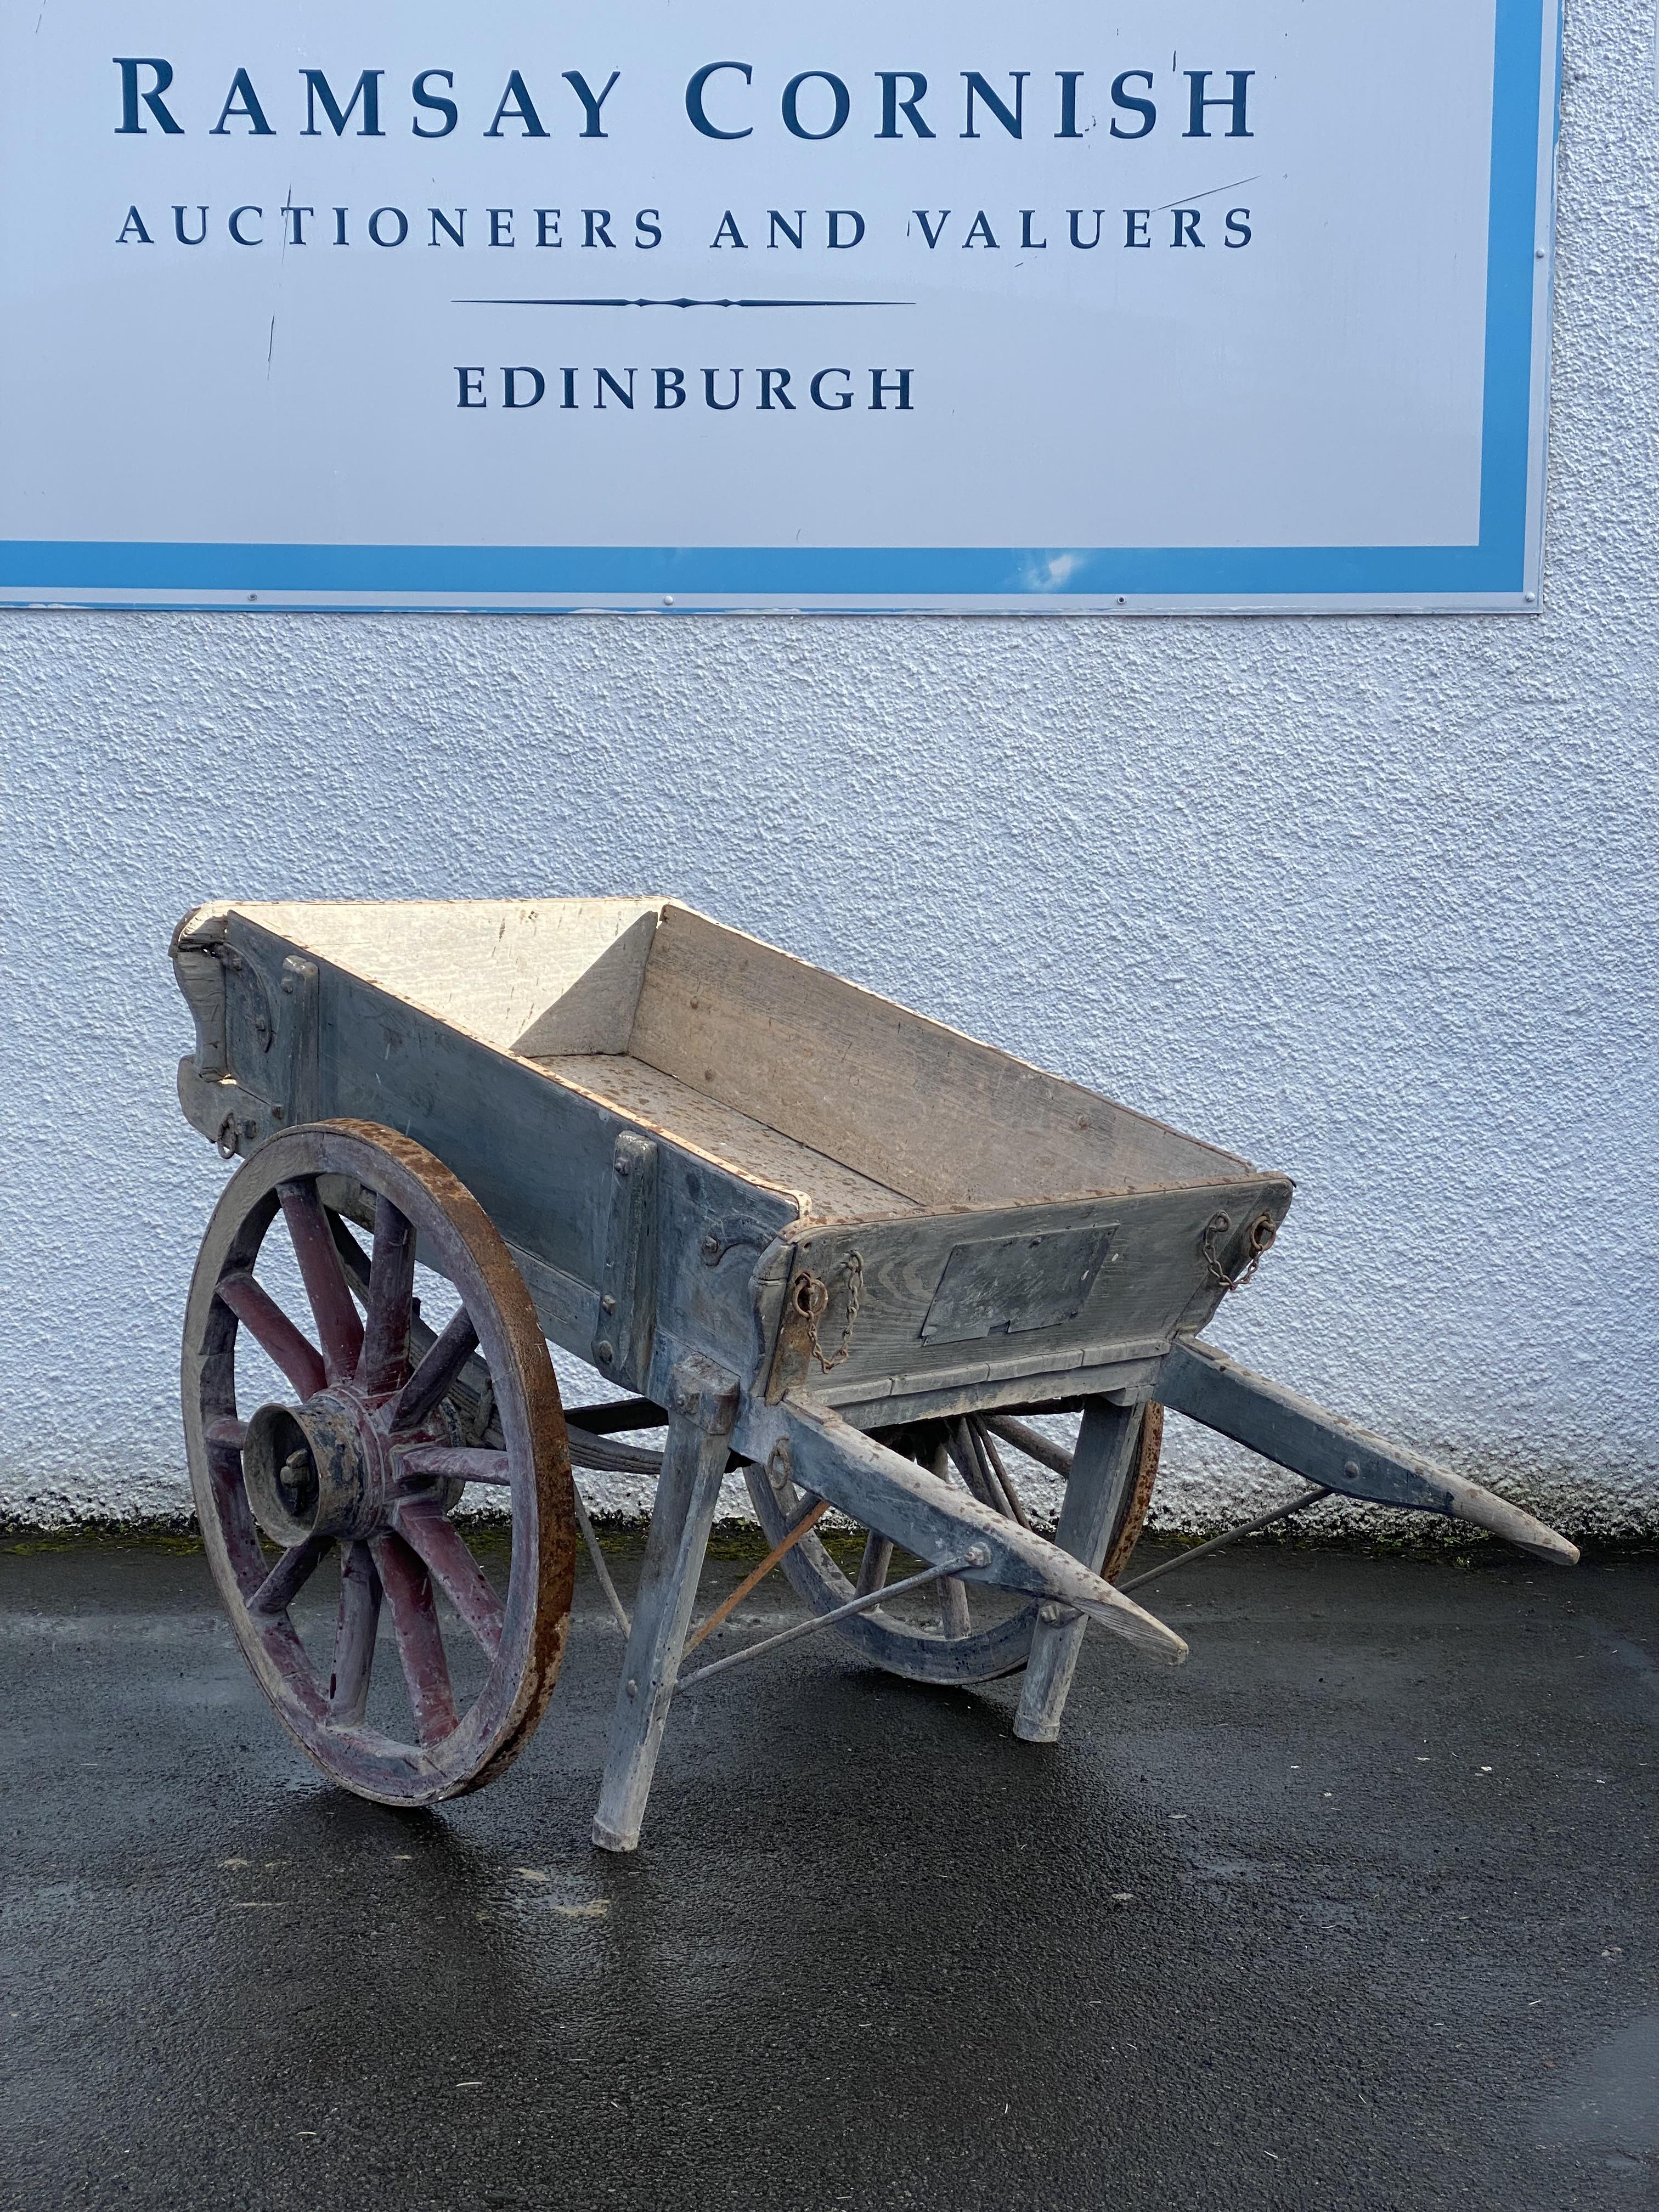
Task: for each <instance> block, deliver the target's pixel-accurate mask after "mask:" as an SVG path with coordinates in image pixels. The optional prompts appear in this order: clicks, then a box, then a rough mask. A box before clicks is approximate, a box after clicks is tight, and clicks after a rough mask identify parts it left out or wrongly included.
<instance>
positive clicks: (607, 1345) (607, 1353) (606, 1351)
mask: <svg viewBox="0 0 1659 2212" xmlns="http://www.w3.org/2000/svg"><path fill="white" fill-rule="evenodd" d="M593 1356H594V1358H596V1359H597V1360H598V1361H599V1364H600V1366H601V1367H609V1366H610V1364H611V1361H612V1360H613V1359H614V1358H616V1356H617V1347H616V1346H615V1345H614V1344H612V1342H611V1339H610V1338H609V1337H608V1336H602V1337H601V1338H600V1339H599V1342H598V1343H597V1344H596V1345H595V1346H594V1347H593Z"/></svg>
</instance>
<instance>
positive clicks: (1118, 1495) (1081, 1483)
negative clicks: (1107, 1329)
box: [1014, 1399, 1142, 1743]
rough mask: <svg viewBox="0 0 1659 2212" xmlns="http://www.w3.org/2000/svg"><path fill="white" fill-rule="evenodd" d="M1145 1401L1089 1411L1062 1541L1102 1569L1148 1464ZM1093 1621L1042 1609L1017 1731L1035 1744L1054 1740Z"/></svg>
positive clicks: (1058, 1539)
mask: <svg viewBox="0 0 1659 2212" xmlns="http://www.w3.org/2000/svg"><path fill="white" fill-rule="evenodd" d="M1141 1413H1142V1409H1141V1408H1140V1407H1139V1406H1109V1405H1106V1404H1105V1403H1103V1401H1100V1400H1098V1399H1097V1400H1096V1401H1095V1402H1094V1403H1093V1404H1092V1405H1091V1406H1090V1407H1089V1408H1088V1409H1087V1411H1086V1412H1085V1414H1084V1416H1083V1426H1082V1428H1081V1430H1080V1431H1079V1434H1078V1440H1077V1451H1076V1453H1075V1455H1074V1456H1073V1461H1072V1469H1071V1476H1070V1479H1069V1480H1068V1481H1067V1483H1066V1502H1065V1504H1064V1505H1063V1506H1062V1507H1061V1508H1060V1526H1059V1528H1056V1529H1055V1531H1054V1541H1055V1543H1057V1544H1058V1545H1059V1547H1060V1549H1061V1551H1063V1552H1069V1553H1071V1555H1072V1557H1073V1559H1080V1560H1081V1561H1082V1563H1083V1565H1085V1567H1087V1568H1089V1569H1090V1571H1091V1572H1092V1573H1095V1574H1098V1573H1099V1571H1100V1568H1101V1564H1102V1562H1103V1559H1105V1557H1106V1547H1107V1545H1108V1544H1109V1542H1110V1541H1111V1536H1112V1531H1113V1529H1114V1528H1116V1526H1117V1522H1118V1516H1119V1515H1120V1513H1121V1510H1122V1507H1123V1502H1124V1499H1125V1497H1126V1495H1127V1492H1128V1490H1129V1487H1130V1485H1131V1484H1132V1483H1133V1481H1134V1480H1135V1476H1136V1474H1137V1473H1138V1471H1139V1464H1140V1423H1141ZM1087 1626H1088V1623H1087V1621H1086V1620H1085V1619H1084V1616H1083V1615H1082V1614H1081V1613H1078V1612H1075V1611H1074V1610H1073V1609H1072V1608H1071V1607H1066V1606H1061V1605H1055V1604H1054V1603H1053V1602H1052V1601H1051V1602H1049V1603H1047V1604H1043V1605H1040V1606H1039V1607H1037V1620H1036V1628H1035V1630H1034V1631H1033V1632H1032V1635H1031V1656H1030V1659H1029V1660H1028V1661H1027V1662H1026V1666H1025V1680H1024V1685H1023V1686H1022V1688H1021V1691H1020V1698H1019V1711H1018V1713H1017V1714H1016V1715H1015V1717H1014V1734H1015V1735H1017V1736H1019V1737H1021V1738H1022V1739H1023V1740H1024V1741H1025V1742H1027V1743H1053V1742H1054V1741H1056V1740H1057V1738H1058V1737H1059V1735H1060V1717H1061V1716H1062V1714H1063V1713H1064V1712H1065V1710H1066V1699H1067V1697H1068V1696H1069V1695H1070V1694H1071V1688H1072V1679H1073V1675H1074V1674H1076V1672H1077V1662H1078V1655H1079V1652H1080V1651H1081V1650H1082V1649H1083V1632H1084V1630H1085V1628H1086V1627H1087Z"/></svg>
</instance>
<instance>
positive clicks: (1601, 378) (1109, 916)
mask: <svg viewBox="0 0 1659 2212" xmlns="http://www.w3.org/2000/svg"><path fill="white" fill-rule="evenodd" d="M1569 4H1570V12H1569V21H1568V67H1567V80H1566V88H1565V121H1564V137H1563V146H1562V160H1561V215H1560V232H1559V272H1558V307H1557V332H1556V374H1555V388H1554V411H1553V452H1552V462H1551V471H1550V526H1549V565H1548V573H1547V593H1546V599H1547V607H1546V611H1545V613H1544V614H1543V616H1542V617H1541V619H1538V620H1529V619H1518V618H1517V619H1510V618H1486V619H1480V620H1473V619H1472V620H1439V621H1433V620H1430V621H1423V620H1419V621H1392V622H1390V621H1370V622H1347V621H1324V622H1314V621H1310V622H1288V621H1258V622H1209V623H1177V622H1146V623H1086V622H1043V621H1035V622H1034V621H1025V622H996V623H981V622H973V623H968V622H951V621H911V620H906V621H889V622H882V621H859V622H853V621H835V620H820V621H817V622H805V621H781V620H774V621H753V620H742V621H718V620H695V621H694V620H673V619H655V618H651V619H638V618H635V619H614V618H613V619H608V620H605V619H599V620H580V621H576V620H557V619H541V620H535V619H518V618H512V619H503V618H483V619H470V620H469V619H447V618H446V619H435V618H429V617H403V618H367V617H352V618H344V619H340V618H324V617H306V618H296V617H278V616H273V615H252V616H247V617H210V618H191V617H137V616H125V617H115V616H106V617H99V616H88V615H78V616H77V615H58V616H38V617H37V616H12V617H5V618H0V732H3V738H4V746H5V759H6V763H7V775H6V781H5V795H4V807H5V836H4V839H3V851H0V890H3V897H4V908H5V912H4V943H3V987H4V1009H3V1030H0V1035H3V1039H4V1044H3V1052H4V1060H3V1069H0V1129H3V1151H0V1178H3V1184H0V1516H5V1517H9V1518H11V1519H13V1520H22V1521H26V1522H27V1521H42V1522H51V1521H56V1520H60V1519H63V1518H65V1517H73V1516H85V1515H95V1516H115V1515H125V1514H154V1513H157V1512H174V1513H176V1512H180V1511H182V1510H184V1508H185V1499H186V1489H185V1478H184V1474H183V1468H182V1464H181V1452H180V1448H179V1437H178V1431H177V1425H176V1413H175V1403H174V1393H175V1387H176V1366H175V1358H176V1354H175V1345H176V1334H177V1325H178V1319H179V1310H180V1304H181V1300H182V1297H183V1291H184V1286H185V1280H186V1278H187V1275H188V1273H189V1270H190V1267H191V1260H192V1256H193V1251H194V1243H195V1239H196V1237H197V1233H198V1231H199V1229H200V1226H201V1224H202V1222H203V1220H204V1217H205V1215H206V1212H207V1211H208V1208H209V1206H210V1204H211V1202H212V1200H213V1198H214V1195H215V1194H216V1190H217V1188H218V1187H219V1183H220V1179H221V1176H222V1170H221V1169H220V1167H219V1165H218V1164H217V1162H216V1159H215V1158H214V1157H213V1155H212V1154H211V1152H210V1151H209V1150H208V1149H207V1148H206V1147H205V1146H204V1145H203V1144H202V1143H201V1142H200V1140H199V1139H197V1138H196V1137H195V1136H194V1135H193V1133H191V1132H190V1131H189V1130H188V1129H187V1128H186V1127H185V1125H184V1123H183V1122H182V1121H181V1120H180V1119H179V1114H178V1110H177V1107H176V1104H175V1102H174V1098H173V1062H174V1060H175V1057H176V1055H177V1054H178V1053H179V1052H180V1051H182V1050H183V1049H185V1046H186V1044H187V1042H188V1037H189V1029H188V1023H187V1019H186V1017H185V1009H184V1006H183V1004H182V1002H181V1001H180V1000H179V999H178V998H177V997H176V995H175V994H174V992H173V984H172V980H171V976H170V973H169V971H168V969H167V962H166V959H165V957H164V954H165V947H166V941H167V931H168V928H169V927H170V925H171V924H172V922H173V921H174V920H175V918H176V917H177V916H178V915H179V914H180V913H181V912H182V911H183V910H184V909H185V908H186V907H188V906H190V905H191V904H192V903H193V902H196V901H197V900H198V899H201V898H203V897H204V896H209V895H212V894H222V893H227V892H228V893H234V894H238V895H241V896H247V897H259V898H271V897H281V896H359V897H371V898H372V897H392V896H410V895H416V896H444V897H456V896H469V895H486V894H488V895H495V894H501V893H513V892H521V891H523V892H534V893H550V892H566V891H608V890H673V891H675V892H677V893H678V894H680V895H682V896H685V897H688V898H690V900H692V901H693V902H696V904H698V905H700V906H702V907H704V908H708V910H710V911H712V912H714V913H715V914H718V915H723V916H726V917H727V918H729V919H730V920H732V921H734V922H737V923H739V924H741V925H743V926H744V927H748V928H750V929H752V930H755V931H757V932H758V933H761V934H763V935H765V936H769V937H771V938H773V939H775V940H776V941H778V942H779V943H781V944H783V945H787V946H789V947H791V948H793V950H795V951H799V952H801V953H804V954H805V955H808V956H809V957H812V958H814V959H817V960H819V961H823V962H825V963H828V964H829V965H830V966H832V967H834V968H836V969H841V970H842V971H843V972H844V973H846V974H847V975H851V976H854V977H857V978H858V979H860V981H866V982H868V983H870V984H872V985H873V986H875V987H878V989H881V990H883V991H886V992H889V993H891V994H894V995H896V996H897V997H899V998H901V999H904V1000H908V1001H909V1002H911V1003H912V1004H914V1005H915V1006H919V1007H921V1008H924V1009H926V1010H927V1011H929V1012H934V1013H937V1014H939V1015H941V1016H943V1017H944V1018H946V1019H948V1020H951V1021H955V1022H957V1023H960V1024H963V1025H964V1026H966V1027H968V1028H969V1029H972V1030H976V1031H978V1032H980V1033H981V1035H984V1036H987V1037H990V1038H992V1039H993V1040H994V1041H995V1042H999V1043H1000V1044H1003V1045H1006V1046H1008V1047H1010V1048H1012V1049H1014V1050H1016V1051H1018V1052H1020V1053H1023V1054H1027V1055H1028V1056H1030V1058H1032V1059H1034V1060H1039V1061H1042V1062H1043V1063H1045V1064H1046V1065H1048V1066H1052V1067H1054V1068H1056V1069H1059V1070H1061V1071H1063V1072H1064V1073H1067V1074H1069V1075H1072V1076H1075V1077H1077V1078H1079V1079H1081V1080H1082V1081H1084V1082H1086V1083H1090V1084H1093V1085H1099V1086H1101V1087H1103V1088H1104V1089H1106V1090H1108V1091H1111V1092H1112V1093H1114V1094H1115V1095H1116V1096H1118V1097H1121V1098H1124V1099H1126V1100H1127V1101H1129V1102H1131V1103H1133V1104H1135V1105H1138V1106H1140V1107H1142V1108H1145V1109H1149V1110H1150V1111H1152V1112H1153V1113H1155V1114H1158V1115H1163V1116H1165V1117H1167V1118H1168V1119H1170V1120H1171V1121H1175V1122H1176V1123H1178V1124H1179V1125H1181V1126H1182V1127H1187V1128H1189V1129H1191V1130H1192V1131H1194V1133H1197V1134H1200V1135H1202V1136H1205V1137H1207V1138H1211V1139H1215V1140H1217V1141H1218V1142H1220V1143H1222V1144H1224V1145H1227V1146H1232V1147H1234V1148H1236V1149H1237V1150H1239V1151H1241V1152H1244V1153H1246V1154H1247V1155H1249V1157H1251V1158H1255V1160H1257V1161H1260V1162H1261V1163H1263V1164H1271V1165H1273V1166H1276V1167H1283V1168H1285V1169H1287V1170H1290V1172H1291V1173H1292V1174H1293V1175H1294V1176H1296V1177H1297V1180H1298V1182H1299V1184H1300V1192H1299V1195H1298V1197H1297V1203H1296V1205H1295V1207H1294V1209H1293V1210H1292V1212H1291V1221H1290V1225H1289V1229H1288V1231H1287V1233H1286V1235H1285V1237H1284V1238H1283V1239H1282V1240H1281V1243H1280V1245H1279V1249H1277V1250H1276V1251H1275V1252H1274V1254H1273V1257H1272V1259H1271V1261H1270V1262H1269V1263H1268V1265H1267V1268H1266V1270H1265V1271H1264V1273H1263V1274H1262V1275H1261V1278H1260V1279H1259V1280H1258V1282H1257V1284H1256V1285H1255V1286H1254V1287H1253V1288H1252V1289H1251V1290H1250V1291H1249V1292H1248V1293H1247V1294H1246V1295H1245V1296H1244V1297H1242V1298H1240V1299H1239V1300H1237V1302H1236V1303H1235V1304H1233V1305H1232V1306H1231V1308H1230V1309H1229V1310H1227V1311H1226V1312H1225V1313H1224V1314H1223V1315H1222V1316H1220V1318H1219V1320H1218V1324H1217V1326H1216V1328H1215V1329H1214V1331H1213V1334H1215V1335H1216V1337H1217V1338H1218V1340H1220V1341H1221V1342H1223V1343H1224V1344H1225V1345H1226V1346H1229V1347H1230V1348H1231V1349H1233V1350H1235V1351H1237V1352H1238V1353H1239V1354H1240V1355H1241V1356H1243V1357H1244V1358H1249V1359H1251V1360H1253V1361H1255V1363H1257V1364H1261V1365H1262V1366H1264V1367H1266V1368H1267V1369H1268V1370H1270V1371H1272V1372H1273V1373H1275V1374H1277V1375H1279V1376H1282V1377H1283V1378H1284V1379H1285V1380H1286V1381H1291V1382H1293V1383H1298V1384H1299V1385H1300V1386H1301V1387H1303V1388H1304V1389H1307V1390H1308V1391H1310V1392H1311V1393H1312V1394H1313V1395H1318V1396H1322V1397H1324V1398H1325V1399H1326V1400H1327V1401H1329V1402H1332V1403H1334V1404H1335V1405H1337V1406H1339V1407H1342V1408H1344V1409H1346V1411H1348V1412H1350V1413H1353V1414H1355V1415H1357V1416H1358V1417H1361V1418H1363V1419H1369V1420H1370V1421H1371V1422H1373V1423H1374V1424H1375V1425H1378V1426H1380V1427H1382V1428H1383V1429H1384V1430H1385V1431H1390V1432H1392V1433H1394V1434H1395V1435H1396V1436H1398V1437H1401V1438H1402V1439H1406V1440H1409V1441H1410V1442H1412V1443H1416V1444H1417V1445H1419V1446H1420V1447H1423V1448H1426V1449H1431V1450H1433V1451H1435V1452H1437V1453H1440V1454H1442V1455H1444V1457H1445V1458H1446V1459H1447V1460H1448V1461H1449V1462H1450V1463H1451V1464H1452V1465H1454V1466H1455V1467H1456V1468H1460V1469H1461V1470H1462V1471H1464V1472H1465V1473H1468V1474H1472V1475H1474V1476H1476V1477H1477V1478H1479V1479H1481V1480H1489V1481H1491V1482H1492V1483H1493V1484H1495V1485H1496V1486H1498V1487H1499V1488H1502V1489H1504V1490H1505V1491H1508V1492H1510V1493H1511V1494H1513V1495H1515V1496H1516V1497H1519V1498H1523V1499H1525V1500H1527V1501H1528V1502H1529V1503H1534V1504H1539V1505H1541V1507H1542V1509H1543V1510H1546V1511H1547V1512H1548V1513H1549V1514H1551V1515H1552V1516H1553V1517H1555V1518H1556V1519H1557V1520H1558V1521H1559V1522H1562V1523H1564V1524H1565V1525H1567V1526H1570V1527H1571V1528H1575V1529H1581V1530H1582V1529H1590V1530H1595V1529H1613V1528H1635V1527H1638V1526H1639V1527H1644V1528H1649V1529H1651V1528H1654V1527H1655V1526H1656V1525H1659V1409H1656V1384H1659V1341H1656V1324H1655V1304H1656V1301H1655V1283H1656V1275H1659V1210H1656V1197H1655V1192H1656V1184H1659V1176H1656V1174H1655V1164H1656V1160H1659V1143H1656V1135H1659V1131H1656V1115H1655V1109H1654V1103H1653V1098H1654V1088H1655V1077H1656V1062H1655V1055H1654V1047H1655V1027H1656V1024H1655V997H1656V991H1655V980H1654V979H1655V972H1656V951H1659V933H1656V924H1659V911H1656V908H1659V896H1656V883H1659V806H1656V781H1655V766H1654V763H1655V740H1656V730H1659V704H1656V687H1659V600H1656V589H1655V580H1654V579H1655V567H1654V562H1655V548H1656V545H1659V532H1656V520H1659V513H1656V510H1659V496H1656V476H1659V471H1656V453H1655V434H1656V430H1659V348H1656V336H1659V250H1656V237H1659V233H1656V227H1655V222H1654V216H1655V203H1656V186H1659V161H1656V137H1659V133H1656V125H1655V115H1654V97H1653V87H1654V76H1653V46H1652V24H1651V21H1650V11H1651V0H1642V4H1641V5H1639V6H1638V5H1637V4H1635V0H1595V4H1593V5H1592V4H1589V0H1569ZM1171 1431H1172V1433H1171V1439H1170V1450H1169V1465H1170V1474H1169V1476H1168V1478H1167V1480H1166V1483H1165V1485H1164V1489H1163V1492H1162V1493H1161V1510H1162V1511H1163V1513H1164V1516H1165V1517H1166V1518H1168V1519H1171V1520H1176V1521H1182V1522H1186V1523H1188V1525H1191V1524H1193V1523H1194V1522H1210V1521H1212V1520H1213V1519H1215V1518H1217V1517H1218V1516H1221V1515H1223V1514H1225V1513H1227V1512H1231V1511H1237V1510H1243V1506H1244V1505H1245V1504H1247V1503H1248V1504H1250V1505H1252V1506H1257V1505H1259V1504H1260V1503H1261V1501H1262V1500H1265V1499H1267V1498H1273V1497H1277V1496H1279V1495H1283V1494H1285V1492H1286V1489H1287V1486H1286V1484H1285V1479H1284V1478H1283V1477H1280V1476H1278V1475H1276V1474H1274V1473H1273V1471H1272V1470H1270V1469H1267V1468H1264V1467H1263V1466H1262V1465H1261V1462H1254V1461H1251V1460H1249V1459H1248V1458H1247V1457H1246V1455H1243V1454H1240V1453H1236V1452H1233V1451H1231V1449H1222V1448H1218V1447H1215V1446H1213V1445H1206V1443H1204V1442H1203V1441H1202V1440H1201V1439H1200V1437H1197V1436H1195V1435H1194V1432H1193V1431H1190V1430H1186V1431H1182V1430H1181V1426H1180V1425H1179V1424H1172V1425H1171ZM1177 1431H1179V1432H1177Z"/></svg>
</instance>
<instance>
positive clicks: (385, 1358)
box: [357, 1196, 415, 1397]
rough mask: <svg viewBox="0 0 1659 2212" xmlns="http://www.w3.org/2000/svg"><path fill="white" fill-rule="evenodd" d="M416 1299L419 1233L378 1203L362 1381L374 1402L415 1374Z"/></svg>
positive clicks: (405, 1219)
mask: <svg viewBox="0 0 1659 2212" xmlns="http://www.w3.org/2000/svg"><path fill="white" fill-rule="evenodd" d="M414 1295H415V1231H414V1229H413V1228H412V1226H411V1225H410V1221H409V1218H408V1217H407V1215H405V1214H403V1213H400V1212H398V1208H397V1207H396V1206H394V1205H393V1204H392V1200H390V1199H389V1198H386V1197H384V1196H382V1197H380V1198H377V1199H376V1200H375V1201H374V1259H373V1261H371V1262H370V1264H369V1270H368V1316H367V1317H366V1319H365V1321H364V1324H363V1349H362V1358H360V1359H359V1360H358V1363H357V1380H358V1382H359V1383H361V1384H362V1388H363V1389H365V1390H367V1391H368V1394H369V1395H370V1396H371V1397H374V1396H376V1395H378V1394H379V1393H380V1391H382V1390H395V1389H397V1388H398V1385H399V1383H402V1382H403V1380H404V1377H405V1376H406V1375H407V1374H408V1372H409V1322H410V1301H411V1300H412V1298H413V1297H414Z"/></svg>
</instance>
